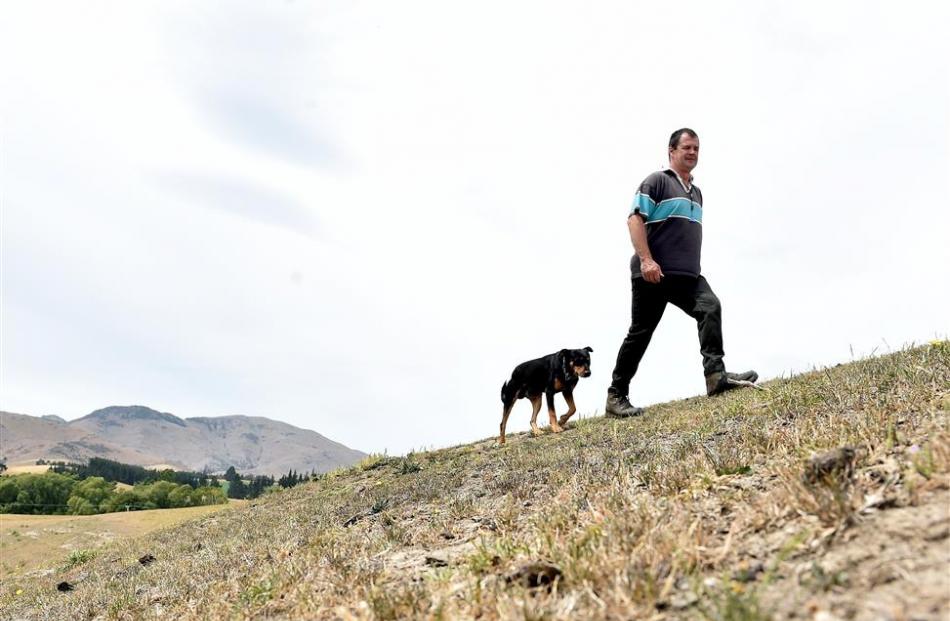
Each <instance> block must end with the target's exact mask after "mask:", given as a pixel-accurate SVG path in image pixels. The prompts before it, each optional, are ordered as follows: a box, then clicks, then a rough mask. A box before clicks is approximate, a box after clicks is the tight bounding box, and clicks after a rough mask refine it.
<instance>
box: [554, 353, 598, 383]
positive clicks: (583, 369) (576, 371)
mask: <svg viewBox="0 0 950 621" xmlns="http://www.w3.org/2000/svg"><path fill="white" fill-rule="evenodd" d="M592 351H594V349H593V348H592V347H585V348H584V349H562V350H561V351H559V352H558V355H559V356H560V357H561V368H562V369H564V375H566V376H567V377H571V376H572V375H577V376H579V377H590V352H592Z"/></svg>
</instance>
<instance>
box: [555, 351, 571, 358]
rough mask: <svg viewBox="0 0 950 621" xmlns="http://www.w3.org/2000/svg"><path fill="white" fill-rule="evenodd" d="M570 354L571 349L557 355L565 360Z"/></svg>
mask: <svg viewBox="0 0 950 621" xmlns="http://www.w3.org/2000/svg"><path fill="white" fill-rule="evenodd" d="M570 352H571V350H569V349H562V350H561V351H559V352H558V353H557V355H558V356H560V357H561V358H564V357H566V356H567V355H568V354H569V353H570Z"/></svg>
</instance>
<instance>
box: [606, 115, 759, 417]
mask: <svg viewBox="0 0 950 621" xmlns="http://www.w3.org/2000/svg"><path fill="white" fill-rule="evenodd" d="M669 159H670V167H669V168H667V169H666V170H662V171H659V172H655V173H653V174H652V175H650V176H649V177H647V178H646V179H645V180H644V181H643V183H642V184H641V185H640V189H639V190H638V191H637V195H636V197H635V198H634V201H633V207H632V208H631V209H630V215H629V216H628V217H627V227H628V228H629V229H630V240H631V241H632V242H633V248H634V250H635V251H636V254H635V255H634V257H633V259H632V260H631V261H630V271H631V273H632V282H633V310H632V315H633V317H632V320H631V324H630V330H629V331H628V332H627V336H626V338H624V340H623V344H621V346H620V351H619V352H618V354H617V365H616V367H615V368H614V372H613V381H612V382H611V384H610V388H609V389H608V390H607V407H606V414H607V416H608V417H610V418H626V417H628V416H636V415H639V414H642V413H643V410H642V409H641V408H638V407H635V406H633V405H631V403H630V400H629V398H628V396H627V395H628V393H629V391H630V380H631V379H633V376H634V375H635V374H636V372H637V367H638V366H639V365H640V359H641V358H643V353H644V352H645V351H646V349H647V345H648V344H649V343H650V337H652V336H653V331H654V330H655V329H656V326H657V324H659V322H660V318H661V317H662V316H663V311H664V309H665V308H666V304H667V303H668V302H669V303H672V304H673V305H675V306H677V307H679V308H680V309H682V310H683V311H684V312H685V313H686V314H687V315H689V316H690V317H692V318H694V319H695V320H696V323H697V324H698V327H699V345H700V352H701V353H702V355H703V370H704V372H705V374H706V393H707V394H708V395H710V396H712V395H717V394H719V393H722V392H725V391H727V390H731V389H733V388H739V387H740V386H748V385H750V384H751V383H752V382H755V381H756V380H757V379H758V378H759V376H758V374H757V373H756V372H755V371H746V372H745V373H738V374H737V373H727V372H726V367H725V365H724V364H723V362H722V358H723V349H722V309H721V307H720V305H719V298H717V297H716V294H715V293H713V290H712V288H710V286H709V283H708V282H706V279H705V278H703V277H702V275H701V274H700V265H699V263H700V261H699V258H700V250H701V248H702V243H703V224H702V223H703V194H702V192H700V190H699V188H698V187H696V186H695V185H694V184H693V175H692V171H693V169H694V168H696V164H697V163H698V161H699V136H697V135H696V132H694V131H693V130H691V129H689V128H685V127H684V128H683V129H678V130H676V131H675V132H673V135H671V136H670V144H669Z"/></svg>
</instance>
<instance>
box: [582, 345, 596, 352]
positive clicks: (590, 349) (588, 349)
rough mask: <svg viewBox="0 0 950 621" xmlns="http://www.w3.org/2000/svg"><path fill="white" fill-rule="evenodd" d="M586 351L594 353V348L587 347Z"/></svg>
mask: <svg viewBox="0 0 950 621" xmlns="http://www.w3.org/2000/svg"><path fill="white" fill-rule="evenodd" d="M584 351H590V352H592V351H594V348H593V347H591V346H590V345H588V346H587V347H585V348H584Z"/></svg>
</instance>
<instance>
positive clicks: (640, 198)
mask: <svg viewBox="0 0 950 621" xmlns="http://www.w3.org/2000/svg"><path fill="white" fill-rule="evenodd" d="M654 209H656V201H654V200H653V199H652V198H650V196H649V195H647V194H641V193H639V192H637V195H636V196H634V197H633V206H632V207H631V208H630V215H631V216H632V215H633V214H635V213H642V214H643V217H644V218H646V219H647V220H649V219H650V216H651V215H653V210H654Z"/></svg>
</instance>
